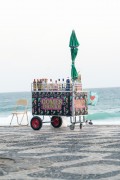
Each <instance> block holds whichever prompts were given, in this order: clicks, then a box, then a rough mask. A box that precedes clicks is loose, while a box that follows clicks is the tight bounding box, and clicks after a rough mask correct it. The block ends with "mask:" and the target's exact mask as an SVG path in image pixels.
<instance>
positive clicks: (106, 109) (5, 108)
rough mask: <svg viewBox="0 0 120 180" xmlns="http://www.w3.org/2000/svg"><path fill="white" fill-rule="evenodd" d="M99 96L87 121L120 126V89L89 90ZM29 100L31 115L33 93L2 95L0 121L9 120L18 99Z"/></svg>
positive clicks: (90, 109) (0, 94) (89, 109)
mask: <svg viewBox="0 0 120 180" xmlns="http://www.w3.org/2000/svg"><path fill="white" fill-rule="evenodd" d="M87 91H91V92H95V93H97V94H98V96H99V100H98V103H97V105H96V106H90V105H89V106H88V115H87V116H86V119H87V120H88V121H89V120H92V122H93V124H95V125H101V124H103V125H104V124H107V125H112V124H120V87H117V88H115V87H114V88H95V89H93V88H92V89H87ZM20 98H26V99H27V100H28V111H29V114H31V109H32V103H31V92H11V93H0V120H1V118H2V120H3V119H5V118H8V117H10V116H11V113H12V111H13V109H14V107H15V103H16V100H17V99H20Z"/></svg>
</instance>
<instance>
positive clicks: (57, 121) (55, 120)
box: [51, 116, 62, 128]
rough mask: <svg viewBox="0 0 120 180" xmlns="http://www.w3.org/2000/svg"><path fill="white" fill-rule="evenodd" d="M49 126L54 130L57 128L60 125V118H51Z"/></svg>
mask: <svg viewBox="0 0 120 180" xmlns="http://www.w3.org/2000/svg"><path fill="white" fill-rule="evenodd" d="M51 125H52V126H53V127H54V128H59V127H60V126H61V125H62V118H61V117H60V116H53V117H52V118H51Z"/></svg>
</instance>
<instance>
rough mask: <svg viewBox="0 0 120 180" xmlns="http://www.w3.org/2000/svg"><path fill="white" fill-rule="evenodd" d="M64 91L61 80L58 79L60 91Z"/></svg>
mask: <svg viewBox="0 0 120 180" xmlns="http://www.w3.org/2000/svg"><path fill="white" fill-rule="evenodd" d="M61 90H62V84H61V82H60V79H58V91H61Z"/></svg>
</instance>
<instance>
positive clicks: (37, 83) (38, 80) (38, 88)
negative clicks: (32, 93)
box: [37, 79, 39, 91]
mask: <svg viewBox="0 0 120 180" xmlns="http://www.w3.org/2000/svg"><path fill="white" fill-rule="evenodd" d="M37 90H38V91H39V79H37Z"/></svg>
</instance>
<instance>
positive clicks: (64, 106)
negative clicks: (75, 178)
mask: <svg viewBox="0 0 120 180" xmlns="http://www.w3.org/2000/svg"><path fill="white" fill-rule="evenodd" d="M33 86H34V84H33V83H32V115H33V117H32V119H31V122H30V124H31V127H32V129H34V130H39V129H41V128H42V125H43V124H44V123H51V125H52V126H53V127H54V128H59V127H61V125H62V122H63V117H64V116H66V117H69V118H68V119H70V123H71V125H70V129H71V130H73V129H74V127H75V124H76V123H79V125H80V129H81V128H82V120H81V116H82V117H83V116H85V115H87V114H88V106H87V91H82V90H81V84H80V83H79V84H78V83H75V82H74V83H71V84H70V85H69V89H68V88H66V87H67V86H68V85H66V84H64V89H60V90H59V89H55V88H53V89H51V88H50V84H47V85H45V87H43V86H42V89H41V90H38V89H34V88H33ZM53 87H54V84H53ZM58 87H62V84H61V86H60V85H59V84H58ZM46 116H49V118H50V121H45V117H46Z"/></svg>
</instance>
